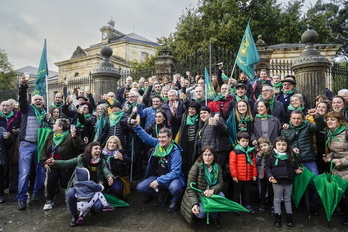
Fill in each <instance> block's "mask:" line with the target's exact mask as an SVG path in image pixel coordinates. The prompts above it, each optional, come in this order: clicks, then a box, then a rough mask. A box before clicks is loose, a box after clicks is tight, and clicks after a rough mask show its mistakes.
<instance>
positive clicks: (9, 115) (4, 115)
mask: <svg viewBox="0 0 348 232" xmlns="http://www.w3.org/2000/svg"><path fill="white" fill-rule="evenodd" d="M13 115H14V112H13V111H12V110H11V111H10V113H9V114H7V115H6V114H4V113H3V112H1V111H0V116H1V117H3V118H5V119H6V122H8V120H9V119H10V118H11V117H12V116H13Z"/></svg>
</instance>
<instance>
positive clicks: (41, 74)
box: [34, 39, 48, 96]
mask: <svg viewBox="0 0 348 232" xmlns="http://www.w3.org/2000/svg"><path fill="white" fill-rule="evenodd" d="M47 76H48V65H47V49H46V39H45V44H44V48H43V50H42V54H41V60H40V65H39V69H38V71H37V75H36V82H35V88H34V95H40V96H44V95H45V93H46V78H47Z"/></svg>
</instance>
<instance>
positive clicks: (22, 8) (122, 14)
mask: <svg viewBox="0 0 348 232" xmlns="http://www.w3.org/2000/svg"><path fill="white" fill-rule="evenodd" d="M0 4H1V7H0V41H1V42H0V48H1V49H4V50H5V52H6V53H7V54H8V58H9V60H10V62H11V63H12V64H13V65H14V69H19V68H22V67H25V66H34V67H38V65H39V61H40V56H41V52H42V48H43V44H44V39H47V56H48V67H49V69H50V70H53V71H57V70H58V69H57V67H56V66H55V65H54V63H55V62H58V61H63V60H67V59H70V57H71V55H72V53H73V52H74V51H75V49H76V47H77V46H80V47H82V48H87V47H89V46H90V45H92V44H96V43H99V42H100V41H101V32H100V31H99V29H100V28H101V27H102V26H105V25H107V22H108V21H109V20H110V19H111V17H112V18H113V20H114V21H115V22H116V23H115V29H117V30H119V31H120V32H122V33H124V34H128V33H132V32H134V33H136V34H138V35H140V36H143V37H145V38H147V39H150V40H152V41H154V42H157V41H156V38H160V37H162V36H168V35H169V34H170V33H171V32H174V31H175V26H176V24H177V22H178V19H179V17H180V16H181V15H182V13H183V11H184V9H185V8H186V7H188V6H190V5H191V6H192V5H193V6H196V5H197V0H98V1H97V0H93V1H92V0H58V1H53V0H30V1H29V0H0Z"/></svg>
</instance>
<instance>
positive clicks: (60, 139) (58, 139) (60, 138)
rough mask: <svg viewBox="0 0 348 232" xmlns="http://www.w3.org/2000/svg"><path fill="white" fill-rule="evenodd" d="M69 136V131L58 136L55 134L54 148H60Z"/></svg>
mask: <svg viewBox="0 0 348 232" xmlns="http://www.w3.org/2000/svg"><path fill="white" fill-rule="evenodd" d="M68 134H69V131H68V130H67V131H64V132H63V133H61V134H58V133H55V132H54V133H53V143H54V146H56V147H58V146H59V145H60V144H61V143H62V142H63V141H64V139H65V137H66V136H67V135H68Z"/></svg>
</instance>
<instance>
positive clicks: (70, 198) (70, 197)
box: [65, 188, 103, 217]
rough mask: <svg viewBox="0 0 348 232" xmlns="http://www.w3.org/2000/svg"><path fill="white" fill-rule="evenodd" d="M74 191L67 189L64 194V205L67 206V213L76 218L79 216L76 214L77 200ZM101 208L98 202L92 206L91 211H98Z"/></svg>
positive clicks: (73, 189)
mask: <svg viewBox="0 0 348 232" xmlns="http://www.w3.org/2000/svg"><path fill="white" fill-rule="evenodd" d="M75 194H76V189H75V188H69V190H68V191H67V192H66V194H65V201H66V205H67V206H68V210H69V213H70V215H71V216H72V217H77V216H78V215H79V214H78V212H77V200H76V197H75ZM102 207H103V205H102V203H101V202H100V201H99V200H98V201H96V202H95V203H94V205H93V206H92V208H91V209H92V210H95V211H97V210H100V209H101V208H102Z"/></svg>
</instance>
